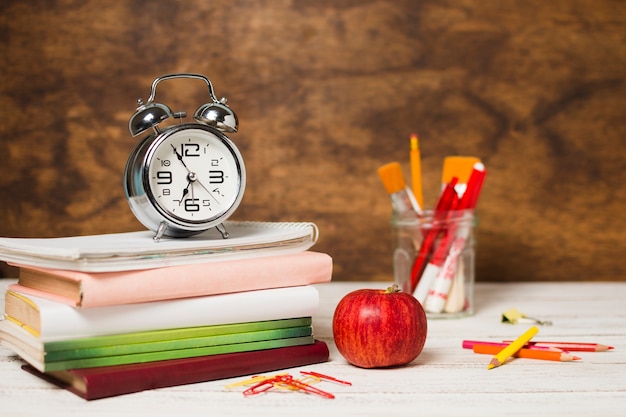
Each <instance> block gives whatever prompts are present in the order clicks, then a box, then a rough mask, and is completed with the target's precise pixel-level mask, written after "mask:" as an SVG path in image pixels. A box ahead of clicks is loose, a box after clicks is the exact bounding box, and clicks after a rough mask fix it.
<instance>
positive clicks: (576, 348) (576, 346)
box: [504, 340, 613, 352]
mask: <svg viewBox="0 0 626 417" xmlns="http://www.w3.org/2000/svg"><path fill="white" fill-rule="evenodd" d="M506 342H507V341H506V340H505V341H504V343H506ZM528 346H544V347H545V346H548V347H555V348H559V349H562V350H567V351H572V352H604V351H607V350H612V349H613V346H608V345H601V344H599V343H585V342H542V341H536V342H529V343H528ZM528 346H525V347H528Z"/></svg>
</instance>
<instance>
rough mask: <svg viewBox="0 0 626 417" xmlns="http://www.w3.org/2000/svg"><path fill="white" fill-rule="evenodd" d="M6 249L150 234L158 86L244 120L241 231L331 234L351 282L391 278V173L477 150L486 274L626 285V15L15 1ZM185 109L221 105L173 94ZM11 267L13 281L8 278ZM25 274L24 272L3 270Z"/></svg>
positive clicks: (435, 0) (403, 2) (378, 4)
mask: <svg viewBox="0 0 626 417" xmlns="http://www.w3.org/2000/svg"><path fill="white" fill-rule="evenodd" d="M0 11H1V17H0V62H1V65H0V71H1V77H0V109H1V110H2V119H1V122H0V141H1V147H0V149H1V150H2V153H1V155H2V164H0V235H2V236H15V237H17V236H27V237H40V236H45V237H52V236H67V235H76V234H92V233H109V232H118V231H129V230H138V229H140V228H141V226H140V225H139V223H138V222H137V221H136V220H135V219H134V217H133V215H132V214H131V212H130V210H129V209H128V206H127V203H126V201H125V199H124V196H123V189H122V185H121V181H122V173H123V168H124V164H125V162H126V157H127V155H128V153H129V152H130V150H131V148H132V147H133V145H134V144H135V142H136V139H134V138H132V137H131V136H130V134H129V133H128V130H127V123H128V119H129V117H130V115H131V114H132V113H133V111H134V109H135V103H136V100H137V99H138V98H143V99H146V98H147V96H148V93H149V88H150V84H151V82H152V80H153V79H154V78H155V77H156V76H159V75H162V74H166V73H172V72H198V73H203V74H205V75H207V76H208V77H209V78H210V79H211V80H212V82H213V84H214V86H215V90H216V94H217V95H218V96H227V97H228V99H229V104H230V105H231V107H232V108H233V109H234V110H235V111H236V112H237V114H238V116H239V119H240V131H239V133H237V134H235V135H232V136H231V137H232V138H233V139H234V140H235V141H236V142H237V143H238V145H239V147H240V148H241V150H242V152H243V154H244V158H245V160H246V162H247V169H248V176H249V180H248V188H247V192H246V195H245V197H244V200H243V202H242V206H241V207H240V209H239V211H238V212H237V214H236V215H235V218H236V219H246V220H272V221H274V220H276V221H313V222H316V223H317V224H318V226H319V227H320V231H321V238H320V241H319V243H318V244H317V245H316V246H315V249H317V250H319V251H324V252H327V253H329V254H331V255H332V256H333V258H334V261H335V274H334V279H335V280H391V260H390V252H391V249H390V232H389V215H390V206H389V201H388V198H387V195H386V194H385V192H384V189H383V187H382V185H381V183H380V180H379V178H378V176H377V174H376V169H377V168H378V167H379V166H380V165H382V164H384V163H387V162H390V161H393V160H397V161H400V162H401V163H402V164H403V166H404V168H405V175H407V176H408V138H409V135H410V133H411V132H413V131H417V132H418V133H419V135H420V141H421V147H422V154H423V167H424V181H425V190H426V200H427V203H428V204H429V205H431V204H433V203H434V201H435V196H436V193H437V191H438V188H439V184H438V183H439V179H440V172H441V165H442V160H443V157H444V156H446V155H452V154H465V155H475V156H479V157H481V158H482V159H483V160H484V162H485V163H486V165H487V168H488V170H489V174H488V178H487V182H486V183H485V188H484V191H483V195H482V197H481V201H480V204H479V206H480V210H479V215H480V226H479V234H478V239H479V247H478V250H479V251H478V262H477V277H478V279H479V280H500V281H518V280H624V279H626V261H625V256H624V255H626V241H625V226H626V191H625V187H624V184H626V171H625V170H624V167H625V165H626V164H625V158H626V154H625V151H626V45H625V43H626V2H624V1H620V0H552V1H543V0H509V1H496V0H487V1H474V0H424V1H411V0H389V1H384V0H381V1H366V0H318V1H311V0H291V1H287V0H266V1H245V0H239V1H237V0H227V1H216V0H212V1H183V0H180V1H167V0H161V1H156V0H155V1H148V2H147V1H144V0H135V1H120V2H107V5H106V7H104V6H103V4H102V2H99V1H90V0H84V1H79V0H74V1H73V0H65V1H64V0H58V1H47V0H36V1H28V2H24V1H7V0H5V1H3V2H2V4H1V5H0ZM157 98H159V99H160V101H162V102H165V103H167V104H169V105H170V106H171V107H172V108H173V110H174V111H177V110H187V111H188V112H190V113H191V112H193V110H194V109H195V108H196V107H197V106H198V105H199V104H200V103H203V102H206V101H208V100H207V98H208V97H207V93H206V89H205V87H204V85H203V84H201V85H199V84H198V83H197V82H194V81H190V82H187V81H181V82H177V81H172V82H171V83H170V84H168V83H162V84H160V85H159V90H158V92H157ZM3 268H4V270H5V274H10V273H12V272H13V271H10V270H8V268H6V265H4V266H3ZM7 271H8V272H7Z"/></svg>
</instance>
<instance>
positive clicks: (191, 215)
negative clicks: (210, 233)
mask: <svg viewBox="0 0 626 417" xmlns="http://www.w3.org/2000/svg"><path fill="white" fill-rule="evenodd" d="M146 157H147V166H148V173H147V178H146V180H147V181H148V184H149V187H146V188H147V191H148V193H149V194H151V196H150V197H151V198H152V199H153V201H154V202H155V203H156V204H157V206H158V208H159V209H160V210H161V211H162V214H163V215H165V216H167V217H170V218H172V219H173V220H180V221H183V222H187V223H191V224H205V223H207V222H211V221H213V220H215V219H218V218H221V217H223V216H225V215H226V214H227V213H230V212H232V211H233V210H234V208H236V206H237V205H238V203H239V200H240V199H241V196H242V193H243V187H242V185H243V184H242V181H243V179H242V170H243V164H242V163H241V158H240V157H239V156H238V151H237V150H236V148H234V146H232V144H231V143H230V141H229V140H228V139H226V138H225V137H224V136H223V135H221V136H217V134H215V133H213V132H212V131H211V129H202V128H198V127H197V126H194V127H190V128H186V129H178V130H175V131H174V132H172V133H171V134H169V135H168V134H165V135H164V136H163V138H162V140H161V141H159V142H158V143H155V146H154V147H153V148H152V150H151V151H148V154H147V155H146Z"/></svg>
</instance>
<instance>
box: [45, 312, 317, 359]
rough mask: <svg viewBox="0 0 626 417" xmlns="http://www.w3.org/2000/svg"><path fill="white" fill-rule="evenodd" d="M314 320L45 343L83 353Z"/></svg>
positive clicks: (305, 320)
mask: <svg viewBox="0 0 626 417" xmlns="http://www.w3.org/2000/svg"><path fill="white" fill-rule="evenodd" d="M311 323H312V320H311V317H299V318H291V319H282V320H267V321H253V322H247V323H234V324H219V325H211V326H198V327H184V328H176V329H163V330H151V331H146V332H134V333H122V334H113V335H106V336H95V337H85V338H80V339H66V340H58V341H53V342H45V343H44V344H43V345H44V350H45V351H46V353H48V354H50V353H51V352H57V351H65V350H70V349H71V350H81V349H87V348H100V347H111V346H121V345H131V344H141V343H152V342H162V341H171V340H180V339H192V338H202V337H209V336H219V335H232V334H236V333H248V332H256V331H261V330H274V329H285V328H288V327H298V326H310V325H311Z"/></svg>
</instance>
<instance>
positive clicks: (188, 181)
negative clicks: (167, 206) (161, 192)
mask: <svg viewBox="0 0 626 417" xmlns="http://www.w3.org/2000/svg"><path fill="white" fill-rule="evenodd" d="M190 186H191V178H189V177H187V186H186V187H185V189H184V190H183V196H182V197H181V198H180V201H179V202H178V205H179V206H180V205H181V204H182V203H183V201H184V200H185V196H186V195H187V194H189V187H190Z"/></svg>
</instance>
